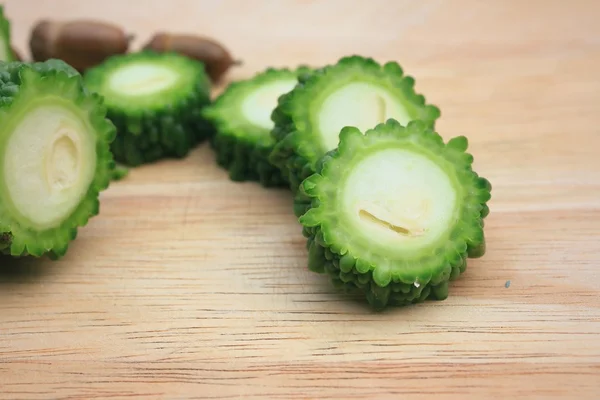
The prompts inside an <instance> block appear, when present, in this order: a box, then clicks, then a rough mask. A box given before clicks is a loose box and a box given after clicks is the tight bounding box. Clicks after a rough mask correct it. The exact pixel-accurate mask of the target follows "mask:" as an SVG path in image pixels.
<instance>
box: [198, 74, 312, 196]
mask: <svg viewBox="0 0 600 400" xmlns="http://www.w3.org/2000/svg"><path fill="white" fill-rule="evenodd" d="M306 71H307V68H304V67H300V68H298V69H296V70H290V69H275V68H269V69H267V70H265V71H263V72H261V73H259V74H256V75H255V76H254V77H252V78H251V79H247V80H242V81H237V82H234V83H231V84H230V85H229V86H228V87H227V89H225V91H224V92H223V93H222V94H221V95H220V96H219V97H218V98H217V99H216V100H215V102H214V103H213V104H212V105H211V106H209V107H207V108H205V109H204V112H203V115H204V116H205V117H206V118H207V119H209V120H210V121H211V122H212V123H213V124H214V126H215V128H216V134H215V136H214V138H213V140H212V145H213V148H214V149H215V151H216V154H217V163H218V164H219V165H221V166H222V167H224V168H226V169H227V170H228V171H229V176H230V178H231V179H232V180H235V181H246V180H254V181H258V182H260V183H261V184H262V185H263V186H265V187H269V186H282V185H285V184H286V181H285V179H284V178H285V177H283V176H282V175H281V173H280V171H279V169H278V168H276V167H274V166H273V165H272V164H271V163H270V162H269V160H268V156H269V154H270V152H271V150H272V148H273V144H274V143H275V141H274V140H273V138H272V137H271V135H270V133H271V129H272V128H273V121H272V120H271V113H272V112H273V109H274V108H275V106H276V105H277V99H278V98H279V97H280V96H281V95H282V94H284V93H286V92H288V91H289V90H291V89H293V88H294V86H295V85H296V83H297V82H298V75H300V74H302V73H305V72H306Z"/></svg>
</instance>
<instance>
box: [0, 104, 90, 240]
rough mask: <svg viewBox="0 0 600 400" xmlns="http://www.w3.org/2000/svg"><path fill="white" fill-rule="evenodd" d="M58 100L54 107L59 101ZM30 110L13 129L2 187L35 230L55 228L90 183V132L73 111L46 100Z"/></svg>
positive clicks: (67, 106)
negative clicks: (45, 102) (5, 186)
mask: <svg viewBox="0 0 600 400" xmlns="http://www.w3.org/2000/svg"><path fill="white" fill-rule="evenodd" d="M57 100H58V101H57ZM47 101H48V103H49V104H46V105H35V104H32V106H33V107H32V108H31V109H30V110H26V111H25V112H24V113H23V114H22V118H21V121H18V122H17V124H16V125H15V127H14V128H13V129H12V134H11V135H10V137H9V138H8V140H7V143H6V153H5V156H4V181H5V183H6V185H7V189H8V193H9V195H10V198H11V199H12V203H13V204H14V206H15V207H16V208H17V209H18V211H19V213H20V214H21V215H22V216H23V217H24V218H27V220H28V221H29V223H30V224H31V225H32V226H35V227H36V228H40V229H43V228H48V227H52V226H55V224H56V223H57V222H60V221H62V220H63V219H64V218H65V216H67V215H68V214H70V213H71V212H73V209H74V208H75V207H76V206H77V205H78V204H79V202H80V201H81V199H82V198H83V196H85V194H86V192H87V190H88V187H89V185H90V183H91V181H92V179H93V178H94V172H95V167H96V148H95V140H94V134H93V132H90V130H91V127H89V125H88V123H87V122H86V121H85V119H83V118H82V117H81V116H80V115H77V113H76V110H75V112H74V111H72V110H71V107H73V105H72V104H71V103H68V102H63V104H62V105H60V99H54V98H52V97H48V98H47Z"/></svg>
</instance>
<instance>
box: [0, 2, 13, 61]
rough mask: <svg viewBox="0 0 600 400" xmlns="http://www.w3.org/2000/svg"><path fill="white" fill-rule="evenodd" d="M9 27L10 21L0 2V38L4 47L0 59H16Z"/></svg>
mask: <svg viewBox="0 0 600 400" xmlns="http://www.w3.org/2000/svg"><path fill="white" fill-rule="evenodd" d="M11 39H12V37H11V27H10V21H9V20H8V19H7V18H6V15H5V14H4V6H3V5H1V4H0V40H1V41H2V45H3V47H4V49H5V53H4V54H0V56H1V57H3V58H4V59H0V61H4V62H11V61H16V57H15V54H14V53H13V50H12V47H11V44H12V43H11V42H12V40H11Z"/></svg>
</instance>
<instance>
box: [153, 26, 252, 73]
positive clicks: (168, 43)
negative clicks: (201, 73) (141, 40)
mask: <svg viewBox="0 0 600 400" xmlns="http://www.w3.org/2000/svg"><path fill="white" fill-rule="evenodd" d="M144 50H153V51H156V52H166V51H173V52H176V53H179V54H182V55H185V56H187V57H189V58H193V59H196V60H198V61H201V62H203V63H204V65H205V67H206V72H207V74H208V76H209V77H210V79H211V80H212V81H213V82H218V81H219V80H220V79H221V78H222V77H223V75H224V74H225V73H226V72H227V70H229V68H230V67H231V66H233V65H240V64H241V61H239V60H234V59H233V58H232V57H231V54H230V53H229V51H228V50H227V49H226V48H225V47H223V46H222V45H221V44H220V43H218V42H217V41H215V40H213V39H211V38H208V37H205V36H195V35H183V34H170V33H165V32H158V33H156V34H155V35H154V36H152V38H151V39H150V40H149V41H148V43H146V45H145V46H144Z"/></svg>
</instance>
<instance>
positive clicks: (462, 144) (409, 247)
mask: <svg viewBox="0 0 600 400" xmlns="http://www.w3.org/2000/svg"><path fill="white" fill-rule="evenodd" d="M466 149H467V139H466V138H465V137H457V138H454V139H452V140H450V141H449V142H448V143H444V142H443V140H442V138H441V137H440V135H438V134H437V133H436V132H434V131H433V130H432V129H431V128H430V127H429V126H428V125H427V124H425V123H423V122H422V121H412V122H410V123H409V124H408V126H407V127H403V126H402V125H401V124H400V123H399V122H398V121H396V120H394V119H389V120H388V121H387V122H386V123H385V124H379V125H377V126H376V127H375V128H374V129H370V130H367V131H366V132H365V134H364V135H363V133H362V132H361V131H360V130H359V129H357V128H355V127H346V128H344V129H343V130H342V132H341V134H340V144H339V148H338V149H335V150H333V151H330V152H329V153H328V154H327V155H325V156H324V157H323V159H322V160H321V163H320V166H319V171H318V172H317V173H315V174H313V175H311V176H310V177H309V178H307V179H306V180H305V181H303V182H302V184H301V186H300V190H301V192H302V193H303V194H304V195H306V196H308V197H309V198H310V200H311V203H310V205H309V207H308V210H307V211H306V213H304V214H303V215H302V216H301V217H300V223H301V224H302V225H303V227H304V234H305V236H306V237H307V238H308V247H309V268H310V269H311V270H313V271H316V272H328V273H329V274H330V276H331V277H332V279H333V282H334V283H335V284H336V285H338V286H345V287H347V288H349V289H359V290H361V291H362V292H363V293H364V294H365V296H366V298H367V300H368V302H369V303H370V304H371V305H372V306H373V307H375V308H379V309H380V308H384V307H386V306H387V305H388V304H396V305H405V304H410V303H415V302H418V301H423V300H425V299H427V298H434V299H439V300H442V299H445V298H446V297H447V296H448V282H449V281H450V280H451V279H454V278H456V277H458V276H459V275H460V273H461V272H463V271H464V270H465V268H466V260H467V258H468V257H480V256H482V255H483V254H484V253H485V239H484V231H483V219H484V218H485V216H487V214H488V212H489V208H488V206H487V201H489V199H490V197H491V195H490V192H491V185H490V183H489V182H488V180H486V179H485V178H482V177H480V176H478V174H477V173H475V172H474V171H473V169H472V168H471V164H472V161H473V157H472V156H471V155H470V154H469V153H466Z"/></svg>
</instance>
